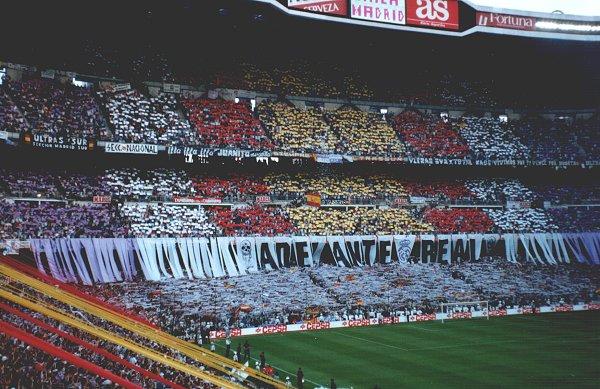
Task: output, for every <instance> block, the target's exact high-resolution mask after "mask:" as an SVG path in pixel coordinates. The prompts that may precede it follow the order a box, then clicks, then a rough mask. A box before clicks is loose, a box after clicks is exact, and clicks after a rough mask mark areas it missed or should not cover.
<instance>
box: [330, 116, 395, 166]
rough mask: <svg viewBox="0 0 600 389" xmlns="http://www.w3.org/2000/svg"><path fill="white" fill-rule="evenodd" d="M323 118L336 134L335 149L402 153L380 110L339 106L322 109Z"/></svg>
mask: <svg viewBox="0 0 600 389" xmlns="http://www.w3.org/2000/svg"><path fill="white" fill-rule="evenodd" d="M325 120H326V121H327V122H328V123H329V124H330V125H331V129H332V130H333V131H334V132H335V133H336V134H338V136H339V138H340V143H339V146H338V148H337V149H336V151H337V152H340V153H345V154H359V155H361V154H362V155H377V156H392V157H396V156H400V155H401V154H402V153H403V150H404V147H403V146H402V144H401V143H400V141H399V140H398V138H397V137H396V135H395V133H394V130H393V129H392V128H391V127H390V125H389V124H388V123H387V122H386V120H385V119H384V118H383V115H381V114H375V113H370V112H363V111H361V110H359V109H355V108H353V107H342V108H339V109H337V110H336V111H333V112H326V113H325Z"/></svg>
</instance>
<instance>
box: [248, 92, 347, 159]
mask: <svg viewBox="0 0 600 389" xmlns="http://www.w3.org/2000/svg"><path fill="white" fill-rule="evenodd" d="M258 114H259V118H260V120H261V121H262V122H263V123H264V124H265V126H266V128H267V130H268V131H269V133H270V134H271V136H272V138H273V141H274V142H275V144H276V145H277V146H278V147H279V149H281V150H283V151H292V152H299V153H313V152H321V153H333V152H335V151H336V149H337V147H338V144H339V138H338V137H337V136H335V135H334V134H333V133H332V132H331V131H330V128H329V126H328V124H327V123H326V122H325V120H324V119H323V113H322V112H321V111H319V110H317V109H315V108H307V109H299V108H295V107H292V106H290V105H288V104H286V103H282V102H262V103H260V104H259V105H258Z"/></svg>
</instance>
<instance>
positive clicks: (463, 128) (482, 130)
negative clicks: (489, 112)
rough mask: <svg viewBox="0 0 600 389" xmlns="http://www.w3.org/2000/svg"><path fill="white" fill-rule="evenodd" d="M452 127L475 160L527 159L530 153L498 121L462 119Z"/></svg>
mask: <svg viewBox="0 0 600 389" xmlns="http://www.w3.org/2000/svg"><path fill="white" fill-rule="evenodd" d="M453 126H454V127H455V128H456V129H457V130H458V132H459V133H460V134H461V135H462V137H463V138H464V139H465V140H466V142H467V144H468V145H469V148H470V150H471V152H472V153H473V155H474V156H475V158H477V159H481V160H495V159H529V158H530V155H531V151H530V150H529V149H528V148H527V146H525V145H524V144H523V143H521V142H520V141H519V139H518V138H517V136H516V135H515V134H514V133H513V132H512V131H511V129H510V128H509V127H508V126H507V125H506V124H503V123H500V121H499V120H498V119H489V118H478V117H466V116H465V117H462V118H460V119H459V120H456V121H453Z"/></svg>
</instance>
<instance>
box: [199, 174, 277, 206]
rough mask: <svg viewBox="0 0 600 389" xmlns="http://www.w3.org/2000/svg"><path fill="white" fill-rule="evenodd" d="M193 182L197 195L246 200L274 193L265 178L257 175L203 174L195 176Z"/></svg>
mask: <svg viewBox="0 0 600 389" xmlns="http://www.w3.org/2000/svg"><path fill="white" fill-rule="evenodd" d="M192 184H193V186H194V190H195V192H196V194H197V195H199V196H204V197H207V198H217V199H221V200H223V199H231V200H245V199H246V197H247V196H257V195H267V194H269V193H273V190H272V188H270V187H269V186H268V185H267V184H266V183H265V181H264V180H263V178H262V177H256V176H245V175H231V176H226V177H214V176H209V175H205V174H203V175H198V176H193V177H192Z"/></svg>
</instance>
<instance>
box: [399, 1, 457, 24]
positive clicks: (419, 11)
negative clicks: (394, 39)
mask: <svg viewBox="0 0 600 389" xmlns="http://www.w3.org/2000/svg"><path fill="white" fill-rule="evenodd" d="M406 21H407V22H408V24H412V25H413V26H427V27H437V28H446V29H452V30H458V0H406Z"/></svg>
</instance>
